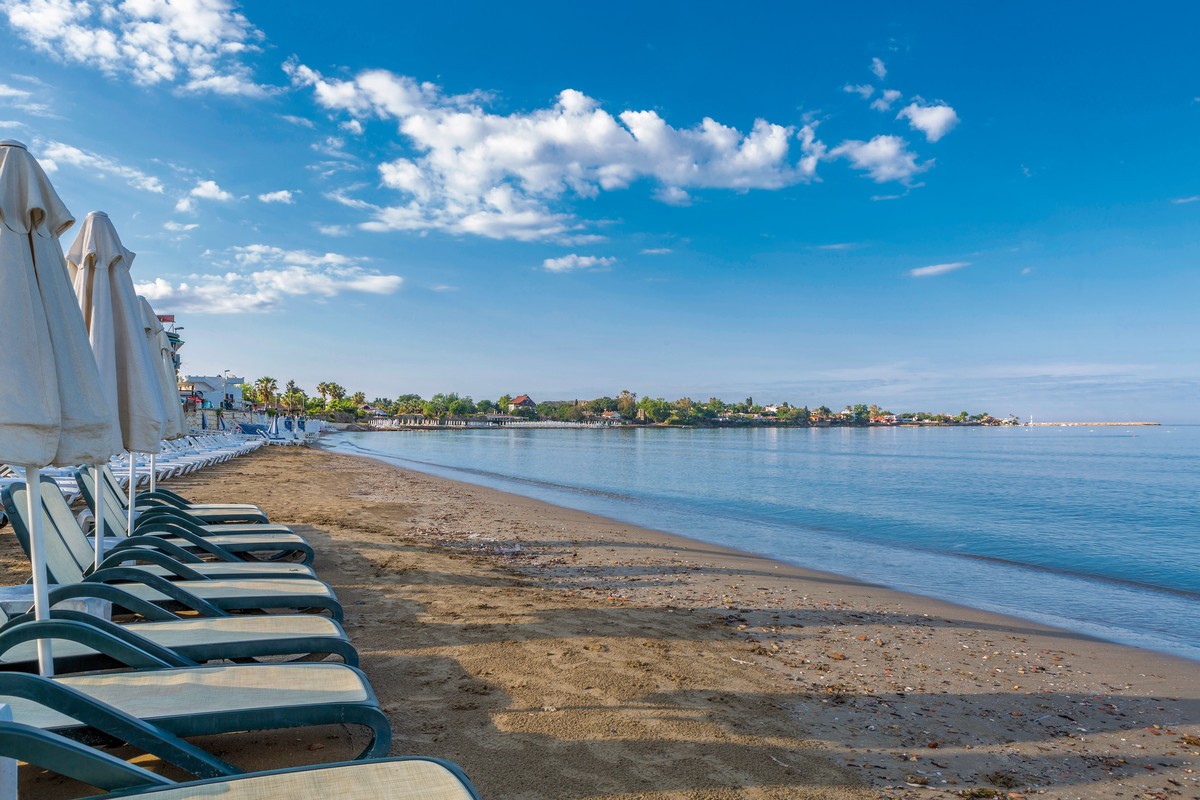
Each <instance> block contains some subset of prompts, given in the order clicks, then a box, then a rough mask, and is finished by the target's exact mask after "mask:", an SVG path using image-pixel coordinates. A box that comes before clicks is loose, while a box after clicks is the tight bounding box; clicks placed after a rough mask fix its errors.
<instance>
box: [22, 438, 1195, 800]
mask: <svg viewBox="0 0 1200 800" xmlns="http://www.w3.org/2000/svg"><path fill="white" fill-rule="evenodd" d="M170 488H172V489H174V490H175V491H178V492H181V493H184V494H186V495H188V496H191V497H192V498H193V499H195V500H198V501H211V500H227V501H246V502H255V503H258V504H259V505H260V506H262V507H263V508H264V510H266V511H267V513H268V514H269V515H270V517H271V519H272V520H273V521H278V522H284V523H287V524H289V525H292V526H293V527H294V528H295V529H296V531H297V532H299V533H301V534H302V535H304V536H305V537H306V538H307V539H308V540H309V541H310V542H311V543H312V544H313V546H314V547H315V548H316V550H317V553H318V556H317V562H316V568H317V569H318V571H319V573H320V575H321V577H322V578H323V579H324V580H326V581H328V582H329V583H331V584H332V585H333V587H334V588H335V590H336V591H337V593H338V596H339V597H340V598H341V600H342V602H343V603H344V605H345V607H346V612H347V625H346V627H347V630H348V632H349V634H350V636H351V638H352V640H353V641H354V643H355V645H356V646H357V647H358V649H359V650H360V652H361V653H362V663H363V669H364V671H365V672H366V673H367V675H368V676H369V678H370V679H371V682H372V684H373V685H374V687H375V689H376V691H377V693H378V695H379V697H380V700H381V702H382V704H383V706H384V709H385V711H386V712H387V714H388V716H389V718H390V720H391V723H392V726H393V729H394V731H395V742H394V744H393V748H392V751H393V753H396V754H423V755H432V756H438V757H443V758H448V759H451V760H453V761H455V762H457V763H459V764H461V765H462V766H463V768H464V769H465V770H466V772H467V774H468V775H469V776H471V778H472V780H473V781H474V782H475V783H476V785H477V787H478V788H479V790H480V792H481V793H482V795H483V796H484V797H485V798H488V799H489V800H535V799H538V798H564V799H565V800H583V798H594V799H595V800H601V798H629V799H632V798H653V799H654V800H676V799H679V800H682V798H812V800H818V799H824V798H905V799H908V798H937V797H1012V798H1022V797H1033V796H1037V797H1046V798H1064V799H1066V798H1117V797H1125V798H1162V799H1165V798H1176V797H1182V798H1200V774H1198V773H1197V770H1200V664H1196V663H1193V662H1189V661H1184V660H1179V659H1175V658H1171V657H1168V656H1164V655H1159V654H1156V653H1151V652H1147V651H1142V650H1137V649H1134V648H1128V647H1123V646H1118V645H1113V644H1107V643H1104V642H1098V641H1094V640H1091V639H1088V638H1085V637H1082V636H1079V635H1076V634H1073V633H1068V632H1064V631H1059V630H1054V629H1050V628H1046V627H1042V626H1039V625H1036V624H1033V623H1029V622H1025V621H1021V620H1016V619H1012V618H1007V617H1003V616H998V615H994V614H988V613H985V612H981V611H975V610H971V609H966V608H963V607H959V606H955V605H951V604H948V603H942V602H939V601H936V600H931V599H927V598H922V597H916V596H913V595H907V594H903V593H900V592H895V591H891V590H888V589H884V588H880V587H876V586H870V585H866V584H862V583H859V582H856V581H854V580H852V579H850V578H846V577H841V576H836V575H828V574H820V573H814V572H809V571H805V570H802V569H798V568H796V567H792V566H788V565H785V564H781V563H777V562H774V561H771V560H769V559H765V558H760V557H756V556H753V555H747V554H744V553H738V552H736V551H731V550H726V549H723V548H720V547H714V546H711V545H707V544H702V543H698V542H695V541H691V540H688V539H685V538H681V537H677V536H672V535H668V534H665V533H662V532H658V531H653V530H646V529H642V528H637V527H635V526H630V525H626V524H623V523H620V522H616V521H613V520H610V519H605V518H601V517H597V516H593V515H589V514H584V513H580V512H576V511H572V510H568V509H564V508H559V507H556V506H551V505H547V504H545V503H541V502H538V501H535V500H530V499H526V498H523V497H518V496H515V495H510V494H505V493H502V492H497V491H493V490H489V489H484V488H480V487H475V486H471V485H467V484H462V483H456V482H453V481H448V480H444V479H441V478H436V477H431V476H428V475H423V474H419V473H413V472H409V471H405V470H401V469H398V468H395V467H392V466H389V465H386V464H382V463H377V462H374V461H371V460H368V459H364V458H359V457H354V456H347V455H341V454H337V453H330V452H326V451H321V450H316V449H306V448H264V449H263V451H260V452H257V453H254V454H252V455H250V456H247V457H244V458H240V459H236V460H233V461H230V462H227V463H225V464H222V465H219V466H217V467H214V468H211V469H209V470H207V471H204V472H201V473H198V474H197V475H195V476H192V477H188V478H184V479H180V480H176V481H173V482H172V483H171V484H170ZM0 569H3V571H4V574H3V576H2V577H3V578H4V579H5V580H7V581H8V582H10V583H12V582H19V581H23V580H24V579H25V578H26V577H27V575H28V565H27V563H26V562H25V560H24V556H23V554H22V553H21V552H20V550H19V548H18V546H17V544H16V541H15V537H14V536H13V535H12V533H11V531H9V530H5V531H2V532H0ZM351 736H352V734H350V733H348V732H347V731H345V730H342V729H340V728H324V729H314V730H304V731H289V732H284V733H282V734H270V735H251V734H246V735H242V736H236V737H224V738H223V739H221V740H212V739H210V740H207V741H206V742H205V745H206V746H209V747H211V748H212V749H213V750H214V751H216V752H218V753H219V754H220V755H222V756H223V757H226V758H229V759H230V760H232V761H234V762H235V763H237V764H239V765H240V766H243V767H245V768H247V769H263V768H271V767H279V766H285V765H289V764H299V763H313V762H320V761H330V760H335V759H337V758H339V757H342V756H344V755H347V754H349V753H350V752H351V751H352V744H353V743H352V742H351V741H350V738H351ZM139 763H141V764H142V765H143V766H148V767H151V768H158V766H159V765H158V764H157V762H155V761H154V760H153V759H142V760H140V761H139ZM21 779H22V787H21V789H22V792H23V796H26V797H36V798H55V797H77V796H80V795H83V794H88V793H89V792H88V791H87V790H86V789H85V788H84V787H81V786H80V785H78V784H72V783H70V782H68V781H65V780H62V779H58V778H55V777H51V776H47V775H46V774H44V773H41V772H40V771H38V770H34V769H31V768H28V767H25V768H23V770H22V776H21Z"/></svg>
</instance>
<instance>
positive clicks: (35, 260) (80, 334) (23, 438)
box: [0, 140, 115, 675]
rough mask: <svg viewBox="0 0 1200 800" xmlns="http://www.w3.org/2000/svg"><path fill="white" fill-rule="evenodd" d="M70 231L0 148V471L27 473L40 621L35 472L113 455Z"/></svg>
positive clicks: (44, 664) (26, 157) (42, 595)
mask: <svg viewBox="0 0 1200 800" xmlns="http://www.w3.org/2000/svg"><path fill="white" fill-rule="evenodd" d="M74 222H75V220H74V218H72V216H71V212H69V211H68V210H67V208H66V206H64V205H63V203H62V200H60V199H59V197H58V194H57V193H56V192H55V191H54V187H53V186H51V184H50V181H49V179H48V178H47V177H46V173H45V172H43V171H42V168H41V166H39V165H38V163H37V161H36V160H35V159H34V158H33V156H31V155H30V154H29V151H28V150H27V149H26V148H25V145H23V144H21V143H20V142H14V141H11V140H5V141H0V320H3V324H4V342H3V346H0V462H4V463H9V464H15V465H20V466H23V467H24V468H25V482H26V484H27V486H28V492H27V493H26V497H27V501H28V514H29V524H30V548H29V549H30V560H31V562H32V567H33V596H34V614H35V616H36V618H37V619H46V618H48V617H49V603H48V597H47V580H46V562H45V550H44V545H43V536H42V508H41V476H40V474H39V470H40V468H41V467H44V466H46V465H48V464H54V465H57V466H73V465H78V464H98V463H103V462H105V461H107V460H108V459H109V458H110V457H111V456H112V455H113V453H114V452H115V447H114V444H115V437H114V435H113V422H112V419H113V418H112V416H111V415H110V413H109V409H108V407H107V406H106V405H105V400H104V394H103V392H102V391H101V388H100V376H99V374H98V371H97V369H96V361H95V358H94V357H93V356H92V350H91V347H90V346H89V343H88V335H87V328H86V327H85V326H84V323H83V317H82V316H81V315H80V313H79V306H78V305H77V304H76V302H75V296H74V294H73V293H72V291H71V283H70V280H69V278H68V277H67V266H66V264H65V263H64V261H63V253H62V246H61V245H60V244H59V241H58V237H59V236H60V235H61V234H62V233H63V232H64V231H66V230H67V229H68V228H70V227H71V225H72V224H74ZM38 661H39V666H40V668H41V671H42V674H43V675H49V674H52V672H53V660H52V658H51V654H50V646H49V643H48V642H45V641H41V642H39V643H38Z"/></svg>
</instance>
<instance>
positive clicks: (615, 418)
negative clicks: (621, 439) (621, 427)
mask: <svg viewBox="0 0 1200 800" xmlns="http://www.w3.org/2000/svg"><path fill="white" fill-rule="evenodd" d="M600 419H603V420H607V421H609V422H620V421H621V412H620V411H605V412H604V413H603V414H601V415H600Z"/></svg>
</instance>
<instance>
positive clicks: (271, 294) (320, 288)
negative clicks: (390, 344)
mask: <svg viewBox="0 0 1200 800" xmlns="http://www.w3.org/2000/svg"><path fill="white" fill-rule="evenodd" d="M363 261H364V260H363V259H359V258H354V257H351V256H345V255H341V254H338V253H313V252H310V251H307V250H284V249H282V248H279V247H273V246H270V245H264V244H252V245H247V246H244V247H234V248H231V249H230V250H228V251H226V252H225V253H223V254H221V255H220V256H219V257H218V258H217V260H216V261H215V266H217V267H218V268H224V269H225V271H224V272H223V273H220V274H206V275H195V276H191V278H190V279H189V281H188V282H183V283H178V284H172V283H170V282H168V281H166V280H163V279H162V278H158V279H156V280H154V281H153V282H151V283H142V284H137V286H136V289H137V292H138V294H142V295H145V296H146V299H147V300H149V301H151V302H152V303H154V304H155V305H156V306H159V307H163V308H170V309H172V310H173V311H187V312H191V313H200V314H205V313H207V314H235V313H245V312H263V311H271V310H274V309H276V308H279V307H280V306H281V305H282V304H283V303H284V301H285V300H287V299H288V298H290V297H304V296H311V297H317V298H331V297H334V296H336V295H339V294H341V293H343V292H363V293H367V294H392V293H393V292H395V291H396V290H398V289H399V288H400V286H401V284H402V283H403V282H404V279H403V278H401V277H400V276H398V275H386V274H383V273H381V272H379V271H378V270H374V269H367V268H365V267H364V266H363Z"/></svg>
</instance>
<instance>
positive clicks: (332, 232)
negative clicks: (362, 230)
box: [317, 225, 350, 236]
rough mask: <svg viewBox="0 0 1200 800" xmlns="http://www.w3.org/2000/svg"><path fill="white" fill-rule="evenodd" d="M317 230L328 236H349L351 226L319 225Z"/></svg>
mask: <svg viewBox="0 0 1200 800" xmlns="http://www.w3.org/2000/svg"><path fill="white" fill-rule="evenodd" d="M317 230H319V231H320V232H321V233H323V234H325V235H326V236H349V235H350V226H349V225H318V226H317Z"/></svg>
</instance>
